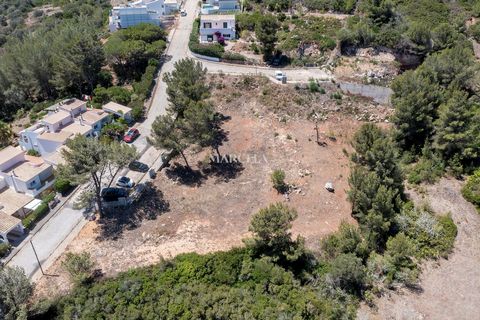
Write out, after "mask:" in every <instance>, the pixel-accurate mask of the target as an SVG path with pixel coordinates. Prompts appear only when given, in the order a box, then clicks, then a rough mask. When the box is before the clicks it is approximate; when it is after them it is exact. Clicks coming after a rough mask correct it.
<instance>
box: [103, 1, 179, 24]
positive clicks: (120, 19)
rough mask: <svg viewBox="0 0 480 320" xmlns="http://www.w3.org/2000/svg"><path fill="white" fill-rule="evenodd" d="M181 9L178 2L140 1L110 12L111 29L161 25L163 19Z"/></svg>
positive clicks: (114, 8)
mask: <svg viewBox="0 0 480 320" xmlns="http://www.w3.org/2000/svg"><path fill="white" fill-rule="evenodd" d="M178 8H179V5H178V2H177V1H176V0H166V1H165V0H138V1H135V2H131V3H129V4H127V5H126V6H117V7H113V9H112V10H111V11H110V17H109V29H110V32H115V31H116V30H118V29H123V28H128V27H131V26H135V25H137V24H140V23H151V24H154V25H157V26H158V25H160V24H161V20H162V17H163V16H165V15H170V14H172V13H173V12H174V11H177V10H178Z"/></svg>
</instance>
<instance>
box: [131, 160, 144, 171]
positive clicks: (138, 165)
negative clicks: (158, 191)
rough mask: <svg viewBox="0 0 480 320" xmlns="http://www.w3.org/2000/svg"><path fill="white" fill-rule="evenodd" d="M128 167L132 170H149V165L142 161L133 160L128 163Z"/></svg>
mask: <svg viewBox="0 0 480 320" xmlns="http://www.w3.org/2000/svg"><path fill="white" fill-rule="evenodd" d="M128 168H129V169H130V170H132V171H138V172H147V171H148V169H149V168H148V166H147V165H146V164H145V163H143V162H140V161H132V162H130V164H129V165H128Z"/></svg>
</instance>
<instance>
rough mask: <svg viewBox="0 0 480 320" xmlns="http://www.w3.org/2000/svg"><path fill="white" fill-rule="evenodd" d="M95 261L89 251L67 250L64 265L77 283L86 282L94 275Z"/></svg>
mask: <svg viewBox="0 0 480 320" xmlns="http://www.w3.org/2000/svg"><path fill="white" fill-rule="evenodd" d="M93 265H94V263H93V261H92V258H91V256H90V254H89V253H88V252H82V253H78V254H77V253H72V252H67V254H66V256H65V260H64V261H63V262H62V267H63V268H64V269H65V270H66V271H67V272H68V273H69V274H70V277H71V279H72V280H73V281H74V282H75V283H77V284H84V283H86V282H88V281H89V280H90V279H91V277H92V271H93Z"/></svg>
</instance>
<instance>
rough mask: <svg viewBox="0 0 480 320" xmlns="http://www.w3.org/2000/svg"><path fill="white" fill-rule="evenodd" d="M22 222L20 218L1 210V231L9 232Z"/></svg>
mask: <svg viewBox="0 0 480 320" xmlns="http://www.w3.org/2000/svg"><path fill="white" fill-rule="evenodd" d="M20 224H22V221H21V220H20V219H18V218H15V217H12V216H10V215H8V214H6V213H5V212H1V211H0V233H3V234H7V233H9V232H10V231H12V230H13V229H14V228H15V227H16V226H18V225H20Z"/></svg>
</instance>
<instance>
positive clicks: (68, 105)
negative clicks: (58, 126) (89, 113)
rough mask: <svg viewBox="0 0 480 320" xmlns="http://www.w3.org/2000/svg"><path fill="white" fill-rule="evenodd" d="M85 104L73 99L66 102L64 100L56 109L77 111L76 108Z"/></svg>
mask: <svg viewBox="0 0 480 320" xmlns="http://www.w3.org/2000/svg"><path fill="white" fill-rule="evenodd" d="M85 103H86V102H85V101H82V100H79V99H76V98H73V99H68V100H64V101H62V102H59V103H58V107H59V108H62V109H65V110H69V111H72V110H75V109H77V108H78V107H81V106H82V105H84V104H85Z"/></svg>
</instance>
